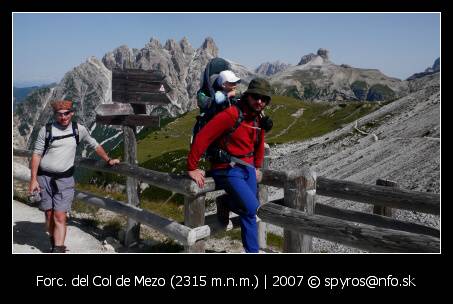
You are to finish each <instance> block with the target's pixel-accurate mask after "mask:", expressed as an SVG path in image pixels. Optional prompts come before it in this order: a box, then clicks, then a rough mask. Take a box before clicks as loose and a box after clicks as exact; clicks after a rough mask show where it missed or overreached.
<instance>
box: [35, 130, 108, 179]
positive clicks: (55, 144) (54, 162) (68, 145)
mask: <svg viewBox="0 0 453 304" xmlns="http://www.w3.org/2000/svg"><path fill="white" fill-rule="evenodd" d="M77 126H78V128H79V140H80V141H82V140H83V141H85V142H87V143H88V145H89V146H90V147H91V148H93V149H96V148H97V147H98V146H99V143H98V142H97V141H96V140H95V139H94V138H93V137H91V135H90V133H88V130H87V129H86V128H85V127H84V126H82V125H81V124H77ZM68 134H72V123H70V124H69V125H68V126H67V127H66V128H63V127H61V126H60V125H59V124H58V123H53V125H52V137H55V136H63V135H68ZM45 137H46V127H45V126H44V127H42V128H41V130H39V133H38V138H37V139H36V142H35V148H34V150H33V153H36V154H38V155H41V156H42V153H43V152H44V144H45ZM76 149H77V144H76V141H75V138H74V136H71V137H66V138H63V139H59V140H54V141H52V142H51V143H50V145H49V148H48V149H47V152H46V154H45V155H44V157H42V159H41V163H40V164H39V167H40V168H41V169H43V170H45V171H49V172H64V171H66V170H68V169H69V168H71V167H72V166H74V159H75V154H76Z"/></svg>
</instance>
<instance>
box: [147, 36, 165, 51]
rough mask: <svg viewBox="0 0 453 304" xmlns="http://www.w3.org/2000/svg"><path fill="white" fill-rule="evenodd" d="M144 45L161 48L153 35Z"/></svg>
mask: <svg viewBox="0 0 453 304" xmlns="http://www.w3.org/2000/svg"><path fill="white" fill-rule="evenodd" d="M146 46H147V47H148V48H153V49H161V48H162V45H161V44H160V41H159V39H157V38H155V37H151V39H150V40H149V42H148V43H147V44H146Z"/></svg>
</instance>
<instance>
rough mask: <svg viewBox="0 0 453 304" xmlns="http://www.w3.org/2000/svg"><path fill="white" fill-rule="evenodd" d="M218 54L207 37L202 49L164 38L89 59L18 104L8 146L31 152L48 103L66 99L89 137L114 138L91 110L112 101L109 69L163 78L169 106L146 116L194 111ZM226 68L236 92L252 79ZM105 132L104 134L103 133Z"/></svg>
mask: <svg viewBox="0 0 453 304" xmlns="http://www.w3.org/2000/svg"><path fill="white" fill-rule="evenodd" d="M217 56H218V48H217V46H216V45H215V42H214V40H213V39H212V38H209V37H208V38H206V39H205V41H204V42H203V44H202V46H201V47H200V48H198V49H194V48H193V47H192V46H191V45H190V44H189V42H188V41H187V39H186V38H183V39H182V40H181V41H180V42H179V43H177V42H176V41H175V40H173V39H170V40H168V41H167V42H166V43H165V45H164V46H162V45H161V44H160V42H159V41H158V40H156V39H154V38H151V40H150V41H149V43H147V44H146V45H145V47H144V48H142V49H130V48H129V47H127V46H125V45H123V46H120V47H118V48H116V49H115V50H113V51H112V52H108V53H107V54H105V56H104V57H103V58H102V61H100V60H98V59H96V58H95V57H91V58H89V59H88V60H87V61H86V62H84V63H82V64H81V65H79V66H77V67H75V68H74V69H73V70H71V71H69V72H67V73H66V74H65V76H64V77H63V79H62V80H61V82H60V83H59V84H58V85H56V86H55V87H54V88H52V89H38V90H36V91H34V92H33V94H31V96H29V98H27V100H26V101H24V103H23V104H21V105H20V106H19V107H18V109H17V111H16V112H17V113H15V114H14V116H15V119H14V126H15V129H16V131H17V132H15V139H14V146H15V147H20V148H31V143H32V142H33V141H34V138H35V137H36V135H37V132H38V131H39V129H40V128H41V127H42V126H43V125H44V124H45V123H46V122H47V121H49V119H50V118H51V113H52V111H51V109H50V105H49V101H50V100H54V99H62V98H67V99H71V100H73V101H74V103H75V108H76V119H77V120H78V121H79V122H81V123H83V124H84V125H85V126H87V127H88V128H89V129H90V130H92V131H93V132H94V133H95V134H102V135H101V137H100V138H98V140H99V141H105V140H106V139H108V138H114V139H115V143H112V147H113V146H116V145H117V144H118V142H119V140H120V137H118V136H117V135H118V128H116V127H109V126H103V125H102V126H101V125H98V126H97V125H96V124H95V112H94V109H95V108H96V106H98V105H99V104H102V103H111V102H112V97H111V96H112V92H111V79H112V73H111V70H112V69H113V68H120V69H124V68H141V69H146V70H149V69H157V70H160V71H162V72H163V73H164V74H165V75H166V76H167V77H166V81H167V82H168V83H169V85H170V87H171V88H172V90H171V91H170V92H169V93H168V95H169V97H170V99H171V104H169V105H165V106H159V107H152V106H149V107H148V110H149V112H151V111H154V112H159V113H161V114H162V115H164V116H175V115H179V114H183V113H185V112H187V111H189V110H191V109H194V108H195V107H196V100H195V95H196V91H197V90H198V88H199V86H200V80H201V77H200V76H201V74H202V72H203V70H204V68H205V66H206V64H207V63H208V61H209V60H210V59H212V58H214V57H217ZM231 64H232V69H233V70H234V71H235V72H236V74H237V75H239V76H240V77H241V78H242V79H243V83H242V84H241V88H240V90H241V89H242V90H244V89H245V87H246V85H247V84H248V82H249V81H250V80H251V79H252V78H253V77H254V76H255V74H254V73H252V72H250V71H248V70H247V69H246V68H245V67H244V66H242V65H240V64H237V63H234V62H231ZM104 134H108V135H104Z"/></svg>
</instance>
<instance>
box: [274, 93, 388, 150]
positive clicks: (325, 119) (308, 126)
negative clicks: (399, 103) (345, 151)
mask: <svg viewBox="0 0 453 304" xmlns="http://www.w3.org/2000/svg"><path fill="white" fill-rule="evenodd" d="M378 107H379V105H377V104H374V103H373V104H370V103H364V102H347V103H345V104H343V105H342V106H341V107H340V106H336V105H335V104H333V103H328V102H322V103H313V102H304V101H298V100H295V99H293V98H289V97H282V96H279V97H275V98H273V99H272V103H271V105H270V106H269V108H268V109H267V110H266V114H267V115H269V116H271V117H272V120H273V121H274V127H273V129H272V130H271V131H270V132H269V133H267V134H266V138H267V142H268V143H269V144H280V143H286V142H290V141H300V140H306V139H309V138H311V137H316V136H321V135H323V134H325V133H328V132H330V131H333V130H335V129H338V128H340V127H341V126H342V125H344V124H347V123H350V122H352V121H354V120H356V119H358V118H359V117H361V116H364V115H366V114H368V113H370V112H372V111H374V110H376V109H377V108H378ZM302 109H303V110H302ZM298 110H300V111H303V113H302V114H301V116H300V117H295V116H292V114H295V113H296V112H297V111H298Z"/></svg>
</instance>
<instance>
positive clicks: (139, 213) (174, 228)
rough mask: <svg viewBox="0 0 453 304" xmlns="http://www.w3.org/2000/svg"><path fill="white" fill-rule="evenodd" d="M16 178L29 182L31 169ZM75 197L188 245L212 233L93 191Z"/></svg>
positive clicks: (205, 228)
mask: <svg viewBox="0 0 453 304" xmlns="http://www.w3.org/2000/svg"><path fill="white" fill-rule="evenodd" d="M26 169H27V168H26ZM14 178H15V179H18V180H21V181H24V182H29V181H30V173H29V171H28V172H27V170H16V172H14ZM74 198H75V199H78V200H81V201H83V202H85V203H87V204H89V205H93V206H97V207H100V208H103V209H107V210H110V211H113V212H115V213H118V214H121V215H125V216H127V217H129V218H131V219H133V220H136V221H137V222H140V223H142V224H145V225H147V226H149V227H151V228H154V229H156V230H158V231H160V232H161V233H163V234H165V235H166V236H168V237H170V238H172V239H175V240H177V241H179V242H181V243H182V244H183V245H186V246H193V245H194V244H195V243H196V242H197V241H198V240H201V239H203V238H206V237H208V236H209V235H210V234H211V232H210V227H209V226H206V225H203V226H199V227H194V228H191V227H187V226H184V225H181V224H179V223H178V222H175V221H171V220H169V219H167V218H164V217H161V216H160V215H157V214H155V213H152V212H150V211H147V210H143V209H140V208H138V207H135V206H133V205H130V204H125V203H123V202H119V201H116V200H112V199H108V198H103V197H99V196H96V195H94V194H91V193H86V192H83V191H77V190H76V191H75V196H74Z"/></svg>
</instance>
